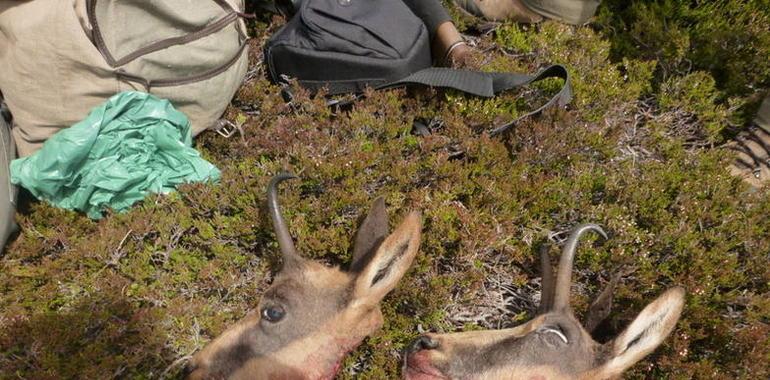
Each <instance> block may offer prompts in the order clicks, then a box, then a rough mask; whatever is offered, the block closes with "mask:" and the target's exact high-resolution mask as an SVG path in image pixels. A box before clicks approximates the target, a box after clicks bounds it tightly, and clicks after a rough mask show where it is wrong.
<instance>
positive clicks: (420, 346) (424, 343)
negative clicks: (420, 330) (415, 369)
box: [409, 335, 438, 353]
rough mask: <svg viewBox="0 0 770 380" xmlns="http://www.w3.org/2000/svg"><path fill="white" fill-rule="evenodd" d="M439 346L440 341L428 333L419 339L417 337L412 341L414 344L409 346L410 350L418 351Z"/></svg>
mask: <svg viewBox="0 0 770 380" xmlns="http://www.w3.org/2000/svg"><path fill="white" fill-rule="evenodd" d="M436 348H438V341H437V340H435V339H433V338H431V337H429V336H427V335H421V336H419V337H418V338H417V339H415V341H414V342H412V345H410V346H409V352H410V353H411V352H417V351H420V350H435V349H436Z"/></svg>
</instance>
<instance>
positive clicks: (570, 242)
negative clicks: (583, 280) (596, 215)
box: [553, 224, 607, 311]
mask: <svg viewBox="0 0 770 380" xmlns="http://www.w3.org/2000/svg"><path fill="white" fill-rule="evenodd" d="M588 231H594V232H596V233H598V234H599V235H601V236H602V237H603V238H605V239H607V234H606V233H605V232H604V230H603V229H602V228H601V227H599V226H598V225H596V224H581V225H579V226H577V227H576V228H575V229H574V230H573V231H572V234H570V236H569V239H567V243H566V244H565V245H564V249H563V250H562V252H561V259H559V269H558V272H557V273H556V288H555V290H554V296H553V310H556V311H564V310H567V309H569V296H570V286H571V285H572V266H573V263H574V261H575V250H576V249H577V245H578V241H579V240H580V237H581V236H583V234H584V233H586V232H588Z"/></svg>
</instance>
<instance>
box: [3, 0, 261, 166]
mask: <svg viewBox="0 0 770 380" xmlns="http://www.w3.org/2000/svg"><path fill="white" fill-rule="evenodd" d="M242 9H243V0H26V1H25V0H0V91H2V94H3V96H4V97H5V101H6V103H7V105H8V108H9V109H10V110H11V112H12V114H13V117H14V125H13V130H12V132H13V137H14V140H15V141H16V144H17V149H18V152H19V155H20V156H27V155H30V154H32V153H33V152H34V151H35V150H37V149H38V148H40V147H41V145H42V143H43V142H44V141H45V140H46V139H47V138H49V137H50V136H51V135H53V134H54V133H56V132H57V131H59V130H60V129H62V128H66V127H69V126H70V125H72V124H75V123H76V122H78V121H80V120H82V119H84V118H85V117H86V115H87V114H88V112H89V111H90V110H91V109H92V108H93V107H95V106H97V105H99V104H101V103H102V102H104V101H105V100H107V99H108V98H109V97H111V96H112V95H115V94H116V93H118V92H121V91H127V90H137V91H148V92H150V93H152V94H154V95H156V96H159V97H161V98H166V99H169V100H171V102H172V103H173V104H174V106H176V107H177V108H178V109H179V110H181V111H182V112H184V113H185V114H187V116H188V117H189V118H190V121H191V123H192V129H193V134H198V133H200V132H201V131H203V130H205V129H207V128H209V127H211V126H213V125H214V124H215V123H216V122H217V120H218V119H219V118H220V117H221V115H222V113H223V112H224V110H225V107H227V105H228V103H229V102H230V100H231V99H232V97H233V95H234V94H235V91H236V90H237V89H238V87H239V86H240V84H241V82H242V80H243V78H244V76H245V74H246V70H247V67H248V52H247V35H246V28H245V25H244V23H243V21H242V18H241V16H242V15H243V14H242V13H241V10H242Z"/></svg>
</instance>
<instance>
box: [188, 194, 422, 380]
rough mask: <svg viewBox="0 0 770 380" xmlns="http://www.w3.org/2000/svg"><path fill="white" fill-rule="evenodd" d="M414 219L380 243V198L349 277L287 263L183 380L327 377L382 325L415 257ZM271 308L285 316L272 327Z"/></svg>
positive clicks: (383, 226) (383, 224) (383, 230)
mask: <svg viewBox="0 0 770 380" xmlns="http://www.w3.org/2000/svg"><path fill="white" fill-rule="evenodd" d="M420 220H421V217H420V214H419V213H417V212H412V213H410V214H409V215H408V216H407V217H406V218H405V219H404V221H403V222H402V223H401V225H400V226H399V227H398V228H397V229H396V230H395V231H394V232H393V233H392V234H391V235H390V236H388V237H387V238H385V236H384V235H385V234H387V225H388V222H387V214H386V213H385V205H384V202H383V201H382V199H378V200H377V201H375V203H374V205H373V207H372V211H371V212H370V214H369V216H368V217H367V219H366V220H365V221H364V222H363V224H362V226H361V229H360V230H359V232H358V236H357V238H356V248H355V251H354V263H353V265H352V270H351V271H349V272H346V271H341V270H340V269H338V268H328V267H326V266H324V265H322V264H319V263H317V262H313V261H308V260H304V259H301V258H298V257H291V260H287V261H286V262H285V263H284V268H282V270H281V272H279V273H278V275H277V276H276V278H275V280H274V282H273V284H272V286H271V287H270V288H269V289H268V290H267V291H266V292H265V294H264V295H263V297H262V300H261V301H260V304H259V306H258V307H257V308H256V309H254V310H252V311H251V312H250V313H249V314H247V315H246V316H245V317H244V318H243V319H241V320H240V321H239V322H238V323H236V324H235V325H234V326H232V327H231V328H229V329H227V330H226V331H225V332H224V333H222V334H221V335H220V336H219V337H217V338H216V339H215V340H213V341H212V342H211V343H209V344H208V345H207V346H206V347H204V349H203V350H201V351H200V352H199V353H198V354H196V355H195V356H194V358H193V359H192V361H191V363H190V365H189V366H188V368H189V370H190V371H191V373H190V376H189V378H190V379H331V378H333V377H334V375H335V374H336V372H337V370H338V369H339V365H340V363H341V361H342V359H343V358H344V356H345V354H346V353H347V352H349V351H351V350H353V349H354V348H355V347H356V346H357V345H358V344H360V342H361V341H362V340H363V339H364V338H365V337H366V336H367V335H369V334H371V333H372V332H374V331H376V330H377V329H378V328H379V327H380V326H381V325H382V313H381V311H380V308H379V302H380V300H382V298H383V297H385V295H386V294H387V293H388V292H390V290H392V289H393V288H394V287H395V286H396V284H397V282H398V280H399V279H400V278H401V277H402V276H403V275H404V273H406V271H407V269H408V268H409V265H410V264H411V262H412V260H413V259H414V257H415V255H416V253H417V249H418V247H419V244H420V230H421V221H420ZM383 239H384V241H383ZM271 308H273V309H274V308H281V309H282V310H284V311H285V316H284V317H283V318H282V319H280V320H279V321H277V322H271V321H270V320H269V319H266V318H265V317H263V314H262V313H263V311H265V310H268V309H271Z"/></svg>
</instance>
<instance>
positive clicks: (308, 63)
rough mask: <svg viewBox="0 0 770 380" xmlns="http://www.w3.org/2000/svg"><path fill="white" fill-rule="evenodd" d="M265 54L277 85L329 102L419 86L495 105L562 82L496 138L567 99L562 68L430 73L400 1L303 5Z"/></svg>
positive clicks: (416, 24) (426, 50) (426, 44)
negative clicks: (540, 84)
mask: <svg viewBox="0 0 770 380" xmlns="http://www.w3.org/2000/svg"><path fill="white" fill-rule="evenodd" d="M264 54H265V63H266V64H267V69H268V73H269V76H270V78H271V79H272V80H273V81H274V82H276V83H287V82H288V81H289V80H290V79H296V80H297V81H298V82H299V84H300V85H301V86H303V87H305V88H308V89H310V90H319V89H321V88H325V89H326V90H327V93H328V94H329V95H338V94H344V93H360V92H362V91H363V90H364V89H365V88H366V87H372V88H375V89H385V88H393V87H399V86H406V85H413V84H419V85H425V86H431V87H446V88H453V89H456V90H460V91H463V92H466V93H469V94H473V95H476V96H482V97H493V96H495V95H496V94H498V93H500V92H502V91H505V90H508V89H511V88H514V87H519V86H523V85H526V84H529V83H532V82H536V81H539V80H542V79H545V78H554V77H556V78H562V79H563V80H564V85H563V87H562V89H561V90H560V91H559V92H558V93H557V94H556V95H555V96H554V97H553V98H551V99H550V100H549V101H548V102H547V103H546V104H544V105H543V106H541V107H540V108H538V109H536V110H535V111H533V112H530V113H528V114H526V115H524V116H522V117H520V118H518V119H516V120H514V121H512V122H510V123H506V124H505V125H502V126H500V127H497V128H495V129H494V130H492V131H491V133H493V134H496V133H500V132H503V131H505V130H507V129H508V128H510V127H511V126H512V125H514V124H515V123H516V122H517V121H518V120H520V119H522V118H525V117H528V116H531V115H533V114H536V113H539V112H541V111H542V110H543V109H545V108H547V107H549V106H551V105H554V104H558V105H560V106H564V105H566V104H567V103H569V101H570V100H571V98H572V91H571V88H570V85H569V74H568V72H567V69H566V68H565V67H563V66H561V65H553V66H550V67H548V68H546V69H544V70H543V71H541V72H539V73H537V74H535V75H525V74H515V73H487V72H479V71H471V70H457V69H449V68H440V67H431V56H430V41H429V37H428V30H427V28H426V27H425V25H424V24H423V22H422V21H421V20H420V19H419V18H418V17H417V16H415V15H414V13H412V11H411V10H410V9H409V8H408V7H407V6H406V4H404V3H403V2H402V1H401V0H303V1H302V4H301V6H300V7H299V9H298V10H297V13H296V14H295V15H294V16H293V17H292V18H291V19H290V20H289V22H288V23H287V24H286V25H284V26H283V28H281V29H280V30H279V31H278V32H277V33H276V34H275V35H273V36H272V37H271V38H270V40H269V41H268V42H267V44H266V46H265V51H264Z"/></svg>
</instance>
